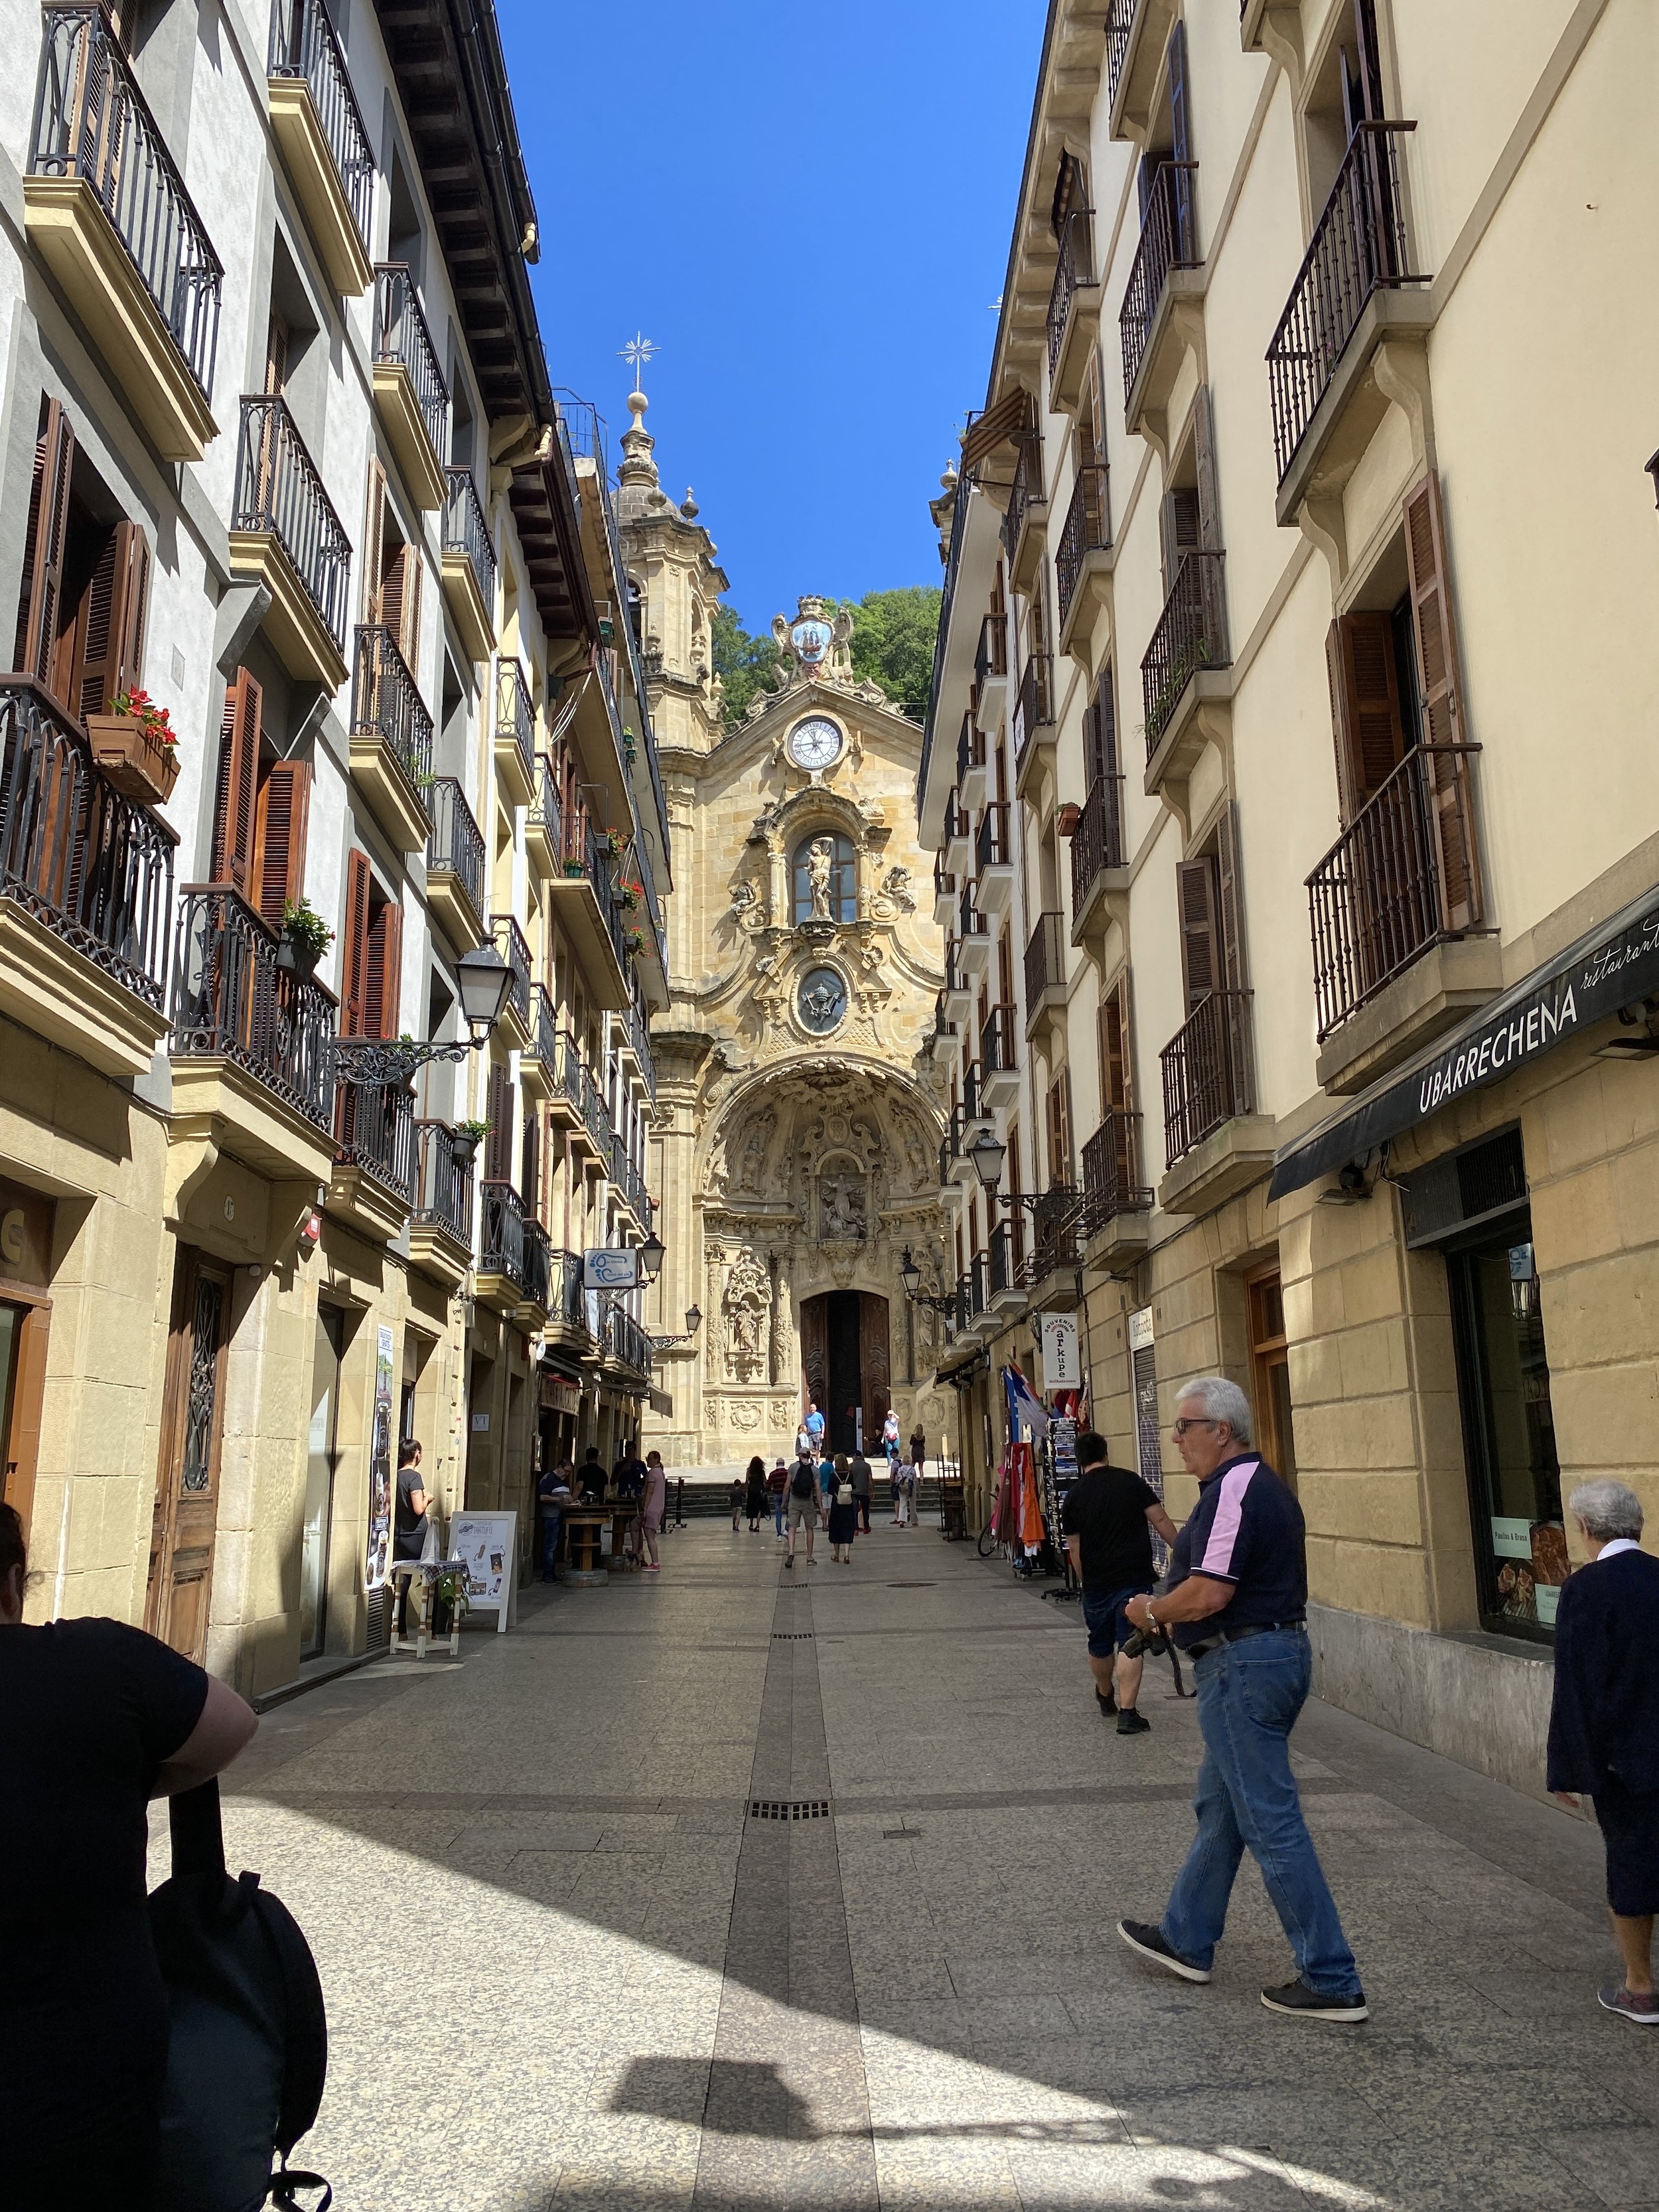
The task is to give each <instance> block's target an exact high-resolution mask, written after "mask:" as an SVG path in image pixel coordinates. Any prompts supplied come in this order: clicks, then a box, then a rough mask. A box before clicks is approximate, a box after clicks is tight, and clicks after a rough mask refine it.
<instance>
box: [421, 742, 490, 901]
mask: <svg viewBox="0 0 1659 2212" xmlns="http://www.w3.org/2000/svg"><path fill="white" fill-rule="evenodd" d="M428 810H429V811H430V813H431V816H432V829H431V833H430V835H429V836H428V838H427V841H426V867H427V873H428V875H430V874H431V873H432V872H433V871H434V870H435V869H446V870H447V871H448V872H449V873H450V874H452V875H453V877H454V878H455V879H456V880H457V882H458V883H459V884H460V886H461V889H462V890H464V891H465V893H466V895H467V896H468V898H470V899H471V902H472V908H473V912H474V913H475V914H480V915H481V914H483V908H484V858H485V855H484V841H483V830H482V829H479V827H478V825H477V822H476V821H475V820H474V819H473V814H472V809H471V807H470V806H469V805H467V803H466V793H465V792H464V791H463V790H462V789H461V787H460V785H459V783H457V781H455V779H454V777H453V775H441V776H439V777H437V778H436V779H435V781H434V783H433V786H432V793H431V797H430V799H428Z"/></svg>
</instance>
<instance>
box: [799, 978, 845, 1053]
mask: <svg viewBox="0 0 1659 2212" xmlns="http://www.w3.org/2000/svg"><path fill="white" fill-rule="evenodd" d="M795 1007H796V1011H797V1012H799V1016H800V1019H801V1026H802V1028H803V1029H807V1030H811V1032H812V1035H813V1036H829V1032H830V1030H834V1029H839V1028H840V1026H841V1024H842V1020H843V1018H845V1016H846V1012H847V985H846V983H845V982H844V981H842V977H841V975H839V974H838V973H837V972H836V969H833V968H811V969H808V970H807V972H806V974H805V975H803V976H802V977H801V979H800V987H799V990H798V991H797V992H796V994H795Z"/></svg>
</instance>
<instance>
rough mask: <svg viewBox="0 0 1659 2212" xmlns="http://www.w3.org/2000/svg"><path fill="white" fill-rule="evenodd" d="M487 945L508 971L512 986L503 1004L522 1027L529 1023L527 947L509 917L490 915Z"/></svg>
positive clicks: (524, 937) (528, 954)
mask: <svg viewBox="0 0 1659 2212" xmlns="http://www.w3.org/2000/svg"><path fill="white" fill-rule="evenodd" d="M489 937H490V942H491V943H492V944H493V945H495V950H496V951H497V952H499V953H500V954H501V958H502V959H503V960H504V961H505V962H506V963H507V967H508V968H509V969H511V970H512V975H513V986H512V988H511V989H510V990H509V991H508V993H507V1006H510V1007H511V1008H512V1010H513V1012H514V1013H515V1014H516V1015H517V1016H518V1018H519V1020H520V1024H523V1026H524V1027H525V1028H526V1029H527V1028H528V1027H529V1024H530V969H531V958H530V945H529V940H528V939H526V936H525V933H524V932H523V930H521V929H520V927H519V925H518V923H517V922H516V921H514V920H513V916H512V915H510V914H492V915H490V917H489Z"/></svg>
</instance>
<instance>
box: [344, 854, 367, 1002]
mask: <svg viewBox="0 0 1659 2212" xmlns="http://www.w3.org/2000/svg"><path fill="white" fill-rule="evenodd" d="M368 884H369V873H368V854H367V853H363V852H360V851H358V850H357V849H356V848H355V847H354V848H353V849H352V850H351V852H350V853H349V854H347V856H346V884H345V927H344V929H343V932H342V933H341V944H340V1034H341V1036H354V1037H355V1036H362V1035H363V1034H364V1026H363V1010H364V1002H365V1000H366V998H367V995H368Z"/></svg>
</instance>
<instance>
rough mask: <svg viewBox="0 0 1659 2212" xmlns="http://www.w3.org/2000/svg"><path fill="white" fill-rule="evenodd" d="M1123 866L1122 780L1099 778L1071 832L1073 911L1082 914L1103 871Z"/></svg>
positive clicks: (1093, 785)
mask: <svg viewBox="0 0 1659 2212" xmlns="http://www.w3.org/2000/svg"><path fill="white" fill-rule="evenodd" d="M1121 866H1123V778H1122V777H1121V775H1097V777H1096V778H1095V780H1094V781H1093V782H1092V783H1091V785H1090V787H1089V796H1088V797H1087V798H1086V799H1085V800H1084V802H1083V810H1082V811H1081V812H1080V813H1079V816H1078V817H1077V828H1076V829H1074V830H1073V832H1072V912H1073V914H1074V915H1080V914H1081V913H1082V912H1083V910H1084V908H1085V906H1087V904H1088V902H1089V893H1090V891H1091V890H1092V889H1093V887H1094V882H1095V878H1096V877H1097V876H1098V875H1099V873H1100V872H1101V870H1102V869H1103V868H1121Z"/></svg>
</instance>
